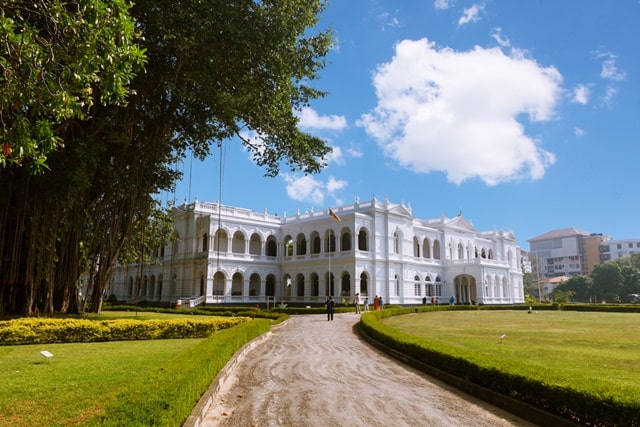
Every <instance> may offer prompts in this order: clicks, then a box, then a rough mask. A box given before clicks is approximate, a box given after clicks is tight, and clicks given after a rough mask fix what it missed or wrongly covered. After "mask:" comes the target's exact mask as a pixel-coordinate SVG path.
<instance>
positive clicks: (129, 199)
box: [0, 0, 332, 314]
mask: <svg viewBox="0 0 640 427" xmlns="http://www.w3.org/2000/svg"><path fill="white" fill-rule="evenodd" d="M43 3H45V2H43ZM85 3H87V4H89V3H90V4H93V5H96V6H95V7H98V9H99V10H104V11H105V14H106V15H108V16H109V18H110V19H111V18H113V19H116V18H117V19H119V20H120V21H121V23H120V25H121V26H123V27H124V28H128V29H132V30H134V32H132V33H129V35H128V36H127V37H128V38H127V37H125V39H118V41H117V42H116V45H118V43H120V45H119V46H120V48H121V49H124V50H125V51H126V50H128V51H129V54H128V55H124V54H123V55H122V56H121V57H116V56H113V55H107V56H106V58H107V60H108V61H109V60H111V61H113V62H114V63H115V62H117V64H116V65H114V66H115V68H113V69H112V68H110V66H105V64H104V63H103V62H102V59H101V58H98V57H96V56H95V55H93V56H92V55H89V54H87V55H85V56H86V59H85V60H86V61H88V62H90V63H91V65H86V67H85V68H81V67H76V68H75V70H76V71H77V74H79V75H80V77H78V78H77V79H78V82H82V84H79V83H78V84H77V85H76V86H73V87H74V88H76V89H77V90H76V93H75V94H74V95H73V96H71V95H70V98H71V99H72V100H74V102H75V103H76V104H77V105H80V107H81V108H77V109H76V110H74V111H75V112H74V113H71V112H69V113H68V114H66V115H56V114H55V113H54V112H53V110H51V111H48V110H47V109H46V108H44V107H46V106H47V105H49V104H44V107H42V105H40V104H38V102H40V100H41V99H42V98H40V97H39V92H38V91H39V90H40V91H41V90H42V88H41V86H38V84H36V83H34V85H33V88H32V89H33V90H32V92H30V93H29V94H27V95H23V93H24V91H21V89H20V88H18V87H17V86H15V85H17V84H18V83H15V84H14V86H12V87H11V89H7V90H6V91H5V92H3V95H2V96H3V102H4V99H5V98H6V100H7V101H6V105H11V106H14V105H15V108H14V107H12V108H14V110H19V111H21V112H24V114H26V113H27V112H31V110H33V108H31V105H32V104H33V105H35V104H38V106H39V108H40V107H42V108H41V110H40V111H39V114H41V115H42V117H46V118H47V119H48V120H49V124H50V125H51V126H50V129H52V130H53V138H54V139H55V141H56V142H55V143H54V144H53V145H51V146H50V147H49V148H48V149H46V150H43V151H42V152H39V151H38V149H39V148H38V147H42V144H39V141H41V138H40V137H38V136H33V135H32V134H29V136H28V137H26V136H21V135H20V134H16V133H14V134H13V136H12V137H11V138H14V139H11V142H10V144H11V148H12V150H10V151H12V153H10V154H9V155H8V156H9V157H7V154H5V157H3V159H4V161H3V167H2V168H1V169H0V179H1V180H2V182H3V183H4V185H5V188H6V191H4V190H3V192H1V193H0V271H2V275H0V287H1V290H2V292H1V294H0V309H1V310H2V313H4V314H7V313H24V314H32V313H37V312H44V313H53V312H56V311H63V312H64V311H69V310H76V309H77V302H78V300H77V294H78V292H77V291H78V280H79V277H80V274H81V273H82V271H83V270H85V269H87V268H90V272H91V274H90V276H89V277H90V279H89V280H90V283H89V286H90V289H91V291H90V301H89V309H90V310H92V311H99V310H100V305H101V302H102V296H103V293H104V291H105V289H106V287H107V285H108V279H109V275H110V271H111V266H112V265H113V263H114V262H115V261H116V260H117V259H118V257H119V256H120V252H121V249H122V248H124V247H126V248H128V249H127V256H129V255H130V254H132V253H135V251H134V250H132V248H134V247H135V242H136V241H135V238H136V237H134V236H139V230H141V229H145V227H143V226H142V225H141V224H144V223H146V222H148V221H149V219H150V218H151V217H152V216H154V211H155V209H156V201H155V200H154V198H153V195H154V194H157V193H158V192H159V191H161V190H167V189H169V188H170V187H171V185H172V184H173V182H174V181H175V179H177V178H178V175H177V174H176V173H175V172H174V171H173V170H172V168H171V165H172V163H173V162H175V161H176V159H179V158H181V157H183V156H184V155H185V153H186V152H187V150H192V151H193V152H194V153H195V154H196V155H197V156H198V157H200V158H202V157H204V156H207V155H210V152H211V148H212V147H215V146H219V145H220V144H223V143H226V141H229V138H230V137H232V136H241V133H242V131H245V130H246V131H251V132H252V133H253V134H255V135H256V136H257V138H252V139H249V138H244V139H242V143H243V144H244V145H245V147H246V148H247V149H248V150H249V151H250V152H251V153H252V154H253V158H254V160H255V163H256V164H257V165H259V166H262V167H264V168H265V174H266V175H268V176H275V175H277V174H278V173H279V171H280V168H281V167H282V166H286V167H288V168H290V169H293V170H299V171H302V172H304V173H315V172H318V171H320V170H321V169H322V167H323V166H324V164H325V157H326V155H327V154H328V153H329V151H330V148H329V147H328V146H327V145H326V144H325V142H324V141H322V140H321V139H319V138H317V137H314V136H312V135H309V134H306V133H303V132H301V131H300V130H299V129H298V121H297V119H296V116H295V114H294V111H295V110H296V109H299V108H301V107H303V106H305V105H307V104H308V103H309V102H310V101H311V100H312V99H314V98H317V97H321V96H324V95H325V94H324V93H323V92H322V91H319V90H316V89H315V88H313V87H312V86H311V82H312V81H313V80H315V79H317V77H318V72H319V70H320V69H321V68H322V67H324V65H325V59H324V58H325V56H326V54H327V53H328V50H329V49H330V47H331V44H332V34H331V32H330V31H329V30H316V29H314V27H315V26H316V24H317V22H318V15H319V14H320V13H321V12H322V10H323V9H324V2H323V1H321V0H272V1H253V0H203V1H199V2H191V1H180V0H139V1H136V2H135V4H134V5H132V6H131V7H130V9H126V8H125V7H124V5H122V9H118V11H119V12H120V11H126V12H127V13H118V14H117V15H116V14H115V12H114V10H115V9H114V8H115V6H116V5H120V4H119V3H117V2H114V1H107V0H99V1H95V0H93V1H86V2H83V1H76V2H60V4H62V5H63V7H66V8H67V9H65V10H72V11H73V10H76V9H77V8H80V7H81V6H82V5H84V4H85ZM11 4H14V3H11ZM15 4H16V5H19V4H21V2H15ZM74 7H75V9H74ZM17 9H19V7H17V6H16V10H17ZM109 11H111V12H109ZM4 13H5V16H9V14H8V13H7V12H6V11H4ZM17 13H18V11H16V12H14V15H15V14H17ZM47 13H50V15H47ZM56 16H57V15H55V13H52V12H51V11H50V10H49V11H47V12H46V13H45V12H43V16H42V17H41V16H40V15H38V14H36V15H33V16H31V15H30V16H29V17H28V19H27V18H25V19H24V20H22V21H20V20H15V19H14V22H15V28H14V29H13V30H12V32H13V33H14V34H20V33H22V32H23V30H22V28H21V26H22V27H24V28H30V27H35V28H40V26H41V25H40V24H38V19H42V18H49V19H50V20H52V21H55V19H57V18H56ZM105 19H106V18H105ZM91 22H92V23H93V25H92V26H91V29H93V31H95V32H96V33H92V35H93V36H94V37H93V38H91V40H96V43H98V44H99V42H98V40H99V39H101V38H102V37H104V36H105V34H104V33H103V34H102V35H100V31H102V30H103V26H102V25H101V23H102V21H100V19H97V20H95V19H94V20H93V21H91ZM63 32H64V31H63ZM116 34H119V33H117V32H115V33H112V34H111V36H113V35H116ZM136 34H137V36H136ZM116 38H117V37H116ZM73 40H75V42H78V43H79V45H78V46H76V45H75V44H74V43H75V42H74V41H73ZM73 40H67V39H64V41H65V43H66V45H65V46H62V47H60V50H61V51H64V52H67V51H74V49H81V48H82V43H80V40H76V39H73ZM109 40H113V38H110V39H109ZM56 43H57V39H55V38H54V39H53V40H52V42H51V45H55V48H56V49H57V48H58V47H59V46H58V45H57V44H56ZM108 43H111V42H108ZM108 43H107V44H108ZM0 54H2V56H1V58H2V59H0V61H2V62H0V64H4V63H6V62H7V59H6V58H9V55H8V54H7V53H6V52H2V51H0ZM142 54H144V61H146V62H144V69H143V70H140V71H138V72H137V73H135V74H134V75H132V74H131V73H132V72H133V71H134V70H138V69H139V66H140V65H141V64H142V63H143V57H142ZM14 55H17V57H19V55H18V54H14ZM69 55H70V54H69ZM56 58H58V60H59V62H60V65H59V68H56V69H55V70H56V71H53V70H52V71H48V70H46V73H45V75H50V77H47V82H49V81H57V82H59V83H60V84H59V85H60V87H62V88H63V89H64V88H68V89H71V88H72V86H70V85H69V86H68V84H67V83H65V82H66V81H65V80H64V79H63V78H62V77H63V76H64V73H63V72H62V71H61V70H63V69H66V68H65V67H69V68H73V62H72V61H71V60H70V59H69V60H65V59H64V58H65V57H64V56H56ZM73 58H75V56H73ZM109 58H110V59H109ZM94 61H95V62H94ZM5 69H6V66H5ZM34 70H37V67H36V68H34ZM110 70H111V71H113V70H121V71H118V72H115V77H109V74H108V72H109V71H110ZM24 72H25V73H27V71H24ZM58 75H60V77H58ZM5 76H6V73H5ZM117 76H119V77H118V79H116V77H117ZM2 78H3V77H2V76H0V80H1V79H2ZM109 79H116V80H117V81H118V82H119V83H121V89H119V90H115V89H106V88H105V84H104V82H105V81H107V82H110V81H111V80H109ZM129 80H130V81H129ZM127 83H128V84H127ZM87 84H88V85H87ZM107 86H108V85H107ZM47 87H49V86H48V83H47ZM53 87H54V88H55V86H53ZM44 90H45V92H48V91H49V90H50V89H46V88H45V89H44ZM105 93H107V94H105ZM108 93H110V95H108ZM118 94H120V95H123V96H120V97H118V96H117V95H118ZM22 96H27V100H23V99H22V98H21V97H22ZM83 96H84V97H85V98H88V99H84V98H82V97H83ZM28 101H29V102H31V104H29V103H28ZM76 104H74V105H76ZM2 105H3V107H2V108H4V104H2ZM55 105H57V104H52V107H53V106H55ZM2 111H8V110H4V109H3V110H2ZM6 114H9V113H6ZM14 116H15V114H14ZM14 116H11V117H14ZM7 117H9V116H7ZM29 117H31V116H29ZM39 117H40V116H38V115H37V114H35V115H33V117H32V122H31V123H29V125H28V126H25V129H28V130H29V131H30V132H32V131H33V128H34V127H35V126H36V123H37V120H38V118H39ZM6 122H7V123H9V124H12V123H13V122H10V121H8V120H6ZM8 129H9V130H10V131H11V129H12V128H11V127H8ZM29 138H31V139H29ZM32 140H33V141H36V142H35V143H32V142H29V141H32ZM29 144H31V145H32V146H33V148H34V150H35V151H34V150H32V151H28V150H26V149H24V150H23V151H22V153H21V155H22V157H20V161H18V157H14V153H15V149H14V147H22V146H25V147H26V146H29ZM7 151H9V150H7ZM38 156H40V157H38ZM43 156H44V157H43ZM9 158H11V159H13V160H8V159H9ZM29 158H31V159H34V160H33V162H34V163H38V162H40V163H39V164H41V165H46V167H47V168H49V170H46V169H43V168H39V169H37V168H36V169H37V170H38V172H40V173H39V174H34V173H33V172H34V169H33V168H31V169H30V168H25V167H23V166H24V165H25V164H26V163H27V159H29ZM36 158H39V159H40V160H35V159H36ZM2 313H0V314H2Z"/></svg>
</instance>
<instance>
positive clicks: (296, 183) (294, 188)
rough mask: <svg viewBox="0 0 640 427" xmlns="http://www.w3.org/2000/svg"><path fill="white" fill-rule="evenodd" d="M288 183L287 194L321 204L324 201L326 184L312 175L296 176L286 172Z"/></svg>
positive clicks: (295, 198)
mask: <svg viewBox="0 0 640 427" xmlns="http://www.w3.org/2000/svg"><path fill="white" fill-rule="evenodd" d="M284 179H285V181H286V183H287V194H288V195H289V197H290V198H292V199H293V200H297V201H305V202H311V203H313V204H318V205H321V204H323V202H324V191H323V190H324V184H323V183H322V182H320V181H318V180H317V179H315V178H314V177H313V176H311V175H304V176H301V177H294V176H292V175H289V174H284Z"/></svg>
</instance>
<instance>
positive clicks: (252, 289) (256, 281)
mask: <svg viewBox="0 0 640 427" xmlns="http://www.w3.org/2000/svg"><path fill="white" fill-rule="evenodd" d="M258 295H260V275H259V274H258V273H253V274H252V275H251V276H249V296H250V297H255V296H258Z"/></svg>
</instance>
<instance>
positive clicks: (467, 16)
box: [458, 4, 484, 25]
mask: <svg viewBox="0 0 640 427" xmlns="http://www.w3.org/2000/svg"><path fill="white" fill-rule="evenodd" d="M483 10H484V5H480V4H474V5H473V6H471V7H470V8H467V9H464V11H463V12H464V15H462V16H461V17H460V19H459V20H458V25H465V24H468V23H469V22H478V21H479V20H480V16H479V15H480V12H482V11H483Z"/></svg>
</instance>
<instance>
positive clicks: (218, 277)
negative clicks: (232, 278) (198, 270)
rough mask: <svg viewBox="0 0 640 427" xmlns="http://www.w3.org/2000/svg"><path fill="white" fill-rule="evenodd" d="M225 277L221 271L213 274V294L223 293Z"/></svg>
mask: <svg viewBox="0 0 640 427" xmlns="http://www.w3.org/2000/svg"><path fill="white" fill-rule="evenodd" d="M225 281H226V278H225V277H224V274H223V273H222V272H221V271H217V272H216V274H214V276H213V295H224V286H225Z"/></svg>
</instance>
